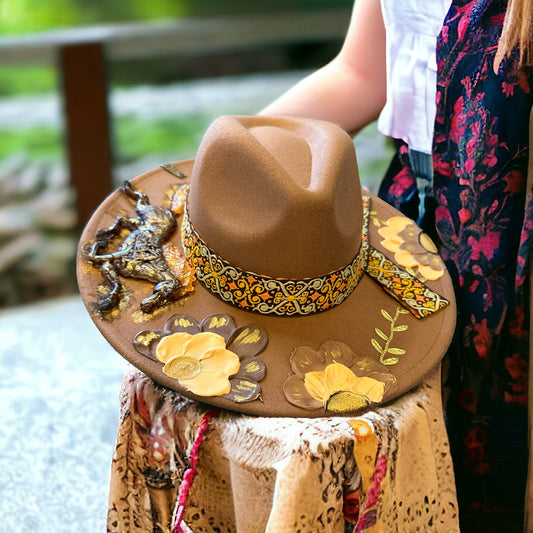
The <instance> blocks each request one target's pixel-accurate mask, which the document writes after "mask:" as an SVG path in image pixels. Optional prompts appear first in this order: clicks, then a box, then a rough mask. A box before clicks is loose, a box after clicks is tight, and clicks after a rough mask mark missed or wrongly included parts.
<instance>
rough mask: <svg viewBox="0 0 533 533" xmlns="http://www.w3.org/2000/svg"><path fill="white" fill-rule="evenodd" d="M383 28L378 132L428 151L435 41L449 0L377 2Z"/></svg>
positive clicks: (448, 6)
mask: <svg viewBox="0 0 533 533" xmlns="http://www.w3.org/2000/svg"><path fill="white" fill-rule="evenodd" d="M380 1H381V11H382V13H383V21H384V23H385V29H386V35H387V38H386V41H387V42H386V45H387V102H386V104H385V107H384V108H383V110H382V112H381V114H380V116H379V119H378V130H379V131H380V132H381V133H383V134H385V135H387V136H389V137H393V138H395V139H402V140H404V141H405V142H407V144H408V145H409V148H411V149H412V150H418V151H420V152H425V153H428V154H429V153H431V147H432V142H433V122H434V120H435V112H436V105H435V95H436V85H437V61H436V44H437V43H436V41H437V35H438V34H439V32H440V30H441V28H442V24H443V22H444V17H445V16H446V13H447V12H448V9H449V8H450V4H451V0H380Z"/></svg>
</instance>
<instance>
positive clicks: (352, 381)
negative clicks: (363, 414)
mask: <svg viewBox="0 0 533 533" xmlns="http://www.w3.org/2000/svg"><path fill="white" fill-rule="evenodd" d="M304 385H305V388H306V389H307V392H308V393H309V394H310V395H311V396H312V397H313V398H315V400H318V401H319V402H320V403H322V405H324V408H325V409H330V410H332V411H337V412H350V411H354V410H356V409H358V408H363V407H366V406H367V405H369V404H370V403H371V402H373V403H377V402H379V401H381V399H382V398H383V393H384V392H385V384H384V383H382V382H380V381H378V380H376V379H372V378H369V377H364V376H363V377H358V376H356V375H355V374H354V372H353V371H352V370H351V369H349V368H348V367H347V366H344V365H343V364H341V363H335V362H333V363H331V364H329V365H328V366H326V368H325V369H324V370H319V371H315V372H308V373H307V374H305V376H304Z"/></svg>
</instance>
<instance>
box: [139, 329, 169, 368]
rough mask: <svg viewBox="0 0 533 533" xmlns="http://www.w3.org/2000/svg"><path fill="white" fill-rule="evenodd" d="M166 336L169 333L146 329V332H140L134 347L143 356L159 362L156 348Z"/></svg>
mask: <svg viewBox="0 0 533 533" xmlns="http://www.w3.org/2000/svg"><path fill="white" fill-rule="evenodd" d="M165 335H168V331H165V330H162V329H146V330H144V331H139V333H137V335H135V338H134V339H133V346H134V347H135V349H136V350H137V351H138V352H139V353H141V354H142V355H145V356H146V357H149V358H150V359H153V360H154V361H157V357H156V355H155V347H156V346H157V343H158V342H159V340H160V339H161V338H162V337H164V336H165Z"/></svg>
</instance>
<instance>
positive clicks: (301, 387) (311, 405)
mask: <svg viewBox="0 0 533 533" xmlns="http://www.w3.org/2000/svg"><path fill="white" fill-rule="evenodd" d="M283 392H284V393H285V398H287V400H288V401H289V402H290V403H292V404H293V405H296V407H301V408H302V409H309V410H314V409H320V408H321V407H322V402H321V401H319V400H317V399H315V398H313V397H312V396H311V395H310V394H309V392H308V391H307V388H306V386H305V383H304V377H303V376H302V375H298V374H293V375H292V376H290V377H289V378H288V379H287V380H286V381H285V383H284V384H283Z"/></svg>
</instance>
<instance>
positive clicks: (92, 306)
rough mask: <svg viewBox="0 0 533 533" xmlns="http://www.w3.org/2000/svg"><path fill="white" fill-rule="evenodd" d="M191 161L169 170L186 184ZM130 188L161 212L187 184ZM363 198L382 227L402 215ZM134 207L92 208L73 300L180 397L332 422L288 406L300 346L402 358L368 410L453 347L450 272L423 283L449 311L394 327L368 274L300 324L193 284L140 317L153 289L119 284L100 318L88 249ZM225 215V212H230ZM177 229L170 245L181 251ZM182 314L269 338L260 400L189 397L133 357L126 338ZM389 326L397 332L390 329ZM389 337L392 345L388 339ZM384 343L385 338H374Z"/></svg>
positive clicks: (121, 198)
mask: <svg viewBox="0 0 533 533" xmlns="http://www.w3.org/2000/svg"><path fill="white" fill-rule="evenodd" d="M193 165H194V160H186V161H179V162H176V163H173V164H172V167H173V168H177V169H179V170H180V171H181V172H183V173H184V174H185V175H186V176H190V175H191V172H192V168H193ZM131 183H132V185H133V186H134V187H135V188H136V189H138V190H140V191H142V192H143V193H145V194H146V195H147V196H148V197H149V199H150V202H151V204H152V205H160V204H161V205H164V204H167V205H168V201H169V198H168V191H169V190H171V189H172V188H175V187H176V186H177V185H180V184H186V183H189V178H187V177H186V178H178V177H176V175H174V174H173V173H171V172H169V171H168V170H166V169H165V168H162V167H158V168H155V169H153V170H150V171H148V172H146V173H144V174H142V175H140V176H138V177H136V178H134V179H132V180H131ZM364 194H365V195H368V197H369V198H370V209H371V212H372V215H373V217H375V218H376V220H388V219H390V218H391V217H397V216H403V215H401V213H399V212H398V211H397V210H396V209H394V208H393V207H391V206H390V205H388V204H387V203H385V202H384V201H382V200H381V199H379V198H377V197H376V196H375V195H372V194H370V193H367V192H366V191H364ZM134 207H135V206H134V204H133V203H132V201H131V199H129V198H128V197H127V196H126V195H125V194H124V193H123V192H122V191H121V190H116V191H114V192H112V193H111V194H110V195H109V196H108V197H107V198H106V199H105V200H104V201H103V202H102V204H101V205H100V206H99V207H98V208H97V210H96V211H95V213H94V214H93V215H92V217H91V218H90V220H89V222H88V223H87V225H86V227H85V229H84V231H83V233H82V235H81V238H80V245H79V248H78V256H77V274H78V283H79V288H80V292H81V295H82V298H83V301H84V304H85V306H86V307H87V309H88V311H89V313H90V316H91V318H92V319H93V321H94V323H95V324H96V326H97V328H98V329H99V330H100V332H101V333H102V335H103V336H104V337H105V338H106V339H107V341H108V342H109V343H110V344H111V345H112V346H113V348H114V349H115V350H116V351H117V352H118V353H119V354H120V355H121V356H123V357H124V358H125V359H126V360H127V361H129V362H130V363H131V364H132V365H134V366H135V367H137V368H138V369H139V370H141V371H142V372H144V373H145V374H146V375H148V376H150V377H151V378H153V379H154V380H155V381H157V382H158V383H160V384H161V385H164V386H166V387H168V388H170V389H173V390H176V391H177V392H178V393H180V394H181V395H184V396H186V397H189V398H193V399H195V400H198V401H200V402H203V403H206V404H209V405H213V406H216V407H220V408H223V409H229V410H233V411H238V412H242V413H246V414H251V415H262V416H290V417H320V416H326V415H333V414H336V413H334V412H331V411H329V410H326V409H325V408H323V407H321V408H318V409H315V408H313V409H310V408H305V407H300V406H296V405H293V404H292V403H290V402H289V401H288V400H287V397H286V395H285V392H284V384H285V382H286V381H287V379H288V378H289V377H291V376H292V375H293V374H294V369H293V368H292V367H291V363H290V357H291V354H293V353H294V351H295V350H296V349H297V348H299V347H308V348H309V349H311V350H317V351H318V350H319V349H320V347H321V346H323V345H324V343H325V342H326V341H330V340H331V341H336V342H339V343H344V344H345V345H347V346H349V347H350V348H351V349H352V350H353V352H354V353H355V354H357V355H358V356H361V357H364V358H371V359H373V360H378V359H379V354H378V350H376V347H375V345H376V343H377V346H383V347H384V346H385V345H386V344H387V343H388V347H389V348H391V347H394V350H393V351H395V352H396V353H398V354H399V355H398V356H397V357H395V358H394V360H395V361H396V362H395V363H394V364H387V365H383V372H386V373H389V374H392V375H393V377H394V381H395V383H394V385H393V386H390V387H388V388H387V389H386V390H385V394H384V396H383V397H382V398H381V399H380V400H379V401H377V402H375V403H372V404H371V405H369V407H375V406H376V405H380V404H384V403H387V402H390V401H392V400H394V399H395V398H397V397H399V396H400V395H402V394H404V393H405V392H406V391H409V390H410V389H412V388H413V387H415V386H416V385H417V384H419V383H420V382H421V381H422V380H423V379H424V378H425V377H427V376H428V375H429V374H430V373H431V372H432V371H433V370H434V369H435V368H436V366H437V365H438V364H439V363H440V361H441V359H442V357H443V356H444V354H445V353H446V350H447V348H448V346H449V344H450V342H451V339H452V336H453V332H454V327H455V320H456V307H455V300H454V294H453V286H452V282H451V279H450V276H449V275H448V273H447V271H446V270H444V272H443V275H442V276H441V277H440V278H439V279H437V280H434V281H427V280H426V281H425V284H426V285H427V286H428V287H429V288H430V289H431V290H432V291H435V293H437V294H438V295H439V296H440V297H442V298H443V299H446V300H447V301H448V302H449V303H448V304H447V305H446V306H445V307H444V308H443V309H440V310H438V311H437V312H435V313H432V314H430V315H429V316H427V317H424V318H415V316H413V315H412V314H411V313H402V314H401V315H400V318H399V320H398V321H397V322H395V323H394V324H391V323H389V322H390V320H388V319H387V318H386V317H387V316H388V317H391V316H393V315H394V313H395V310H396V309H398V308H399V304H398V302H397V301H396V300H395V299H393V298H392V297H391V296H390V295H389V294H387V293H386V292H385V291H384V290H383V288H382V287H381V286H380V285H379V284H378V283H376V281H375V280H374V279H372V278H371V277H369V276H368V275H366V274H365V275H363V277H362V279H361V281H360V282H359V284H358V286H357V287H356V289H355V290H354V292H353V293H352V294H351V295H350V296H348V297H347V298H346V299H345V300H344V301H343V302H342V304H340V305H338V306H336V307H333V308H331V309H329V310H327V311H324V312H321V313H317V314H311V315H307V316H290V317H278V316H265V315H261V314H257V313H250V312H248V311H245V310H244V309H241V308H239V307H235V306H233V305H230V304H228V303H225V302H224V301H222V300H221V299H219V298H218V297H216V296H214V295H212V294H211V293H210V292H209V291H208V290H207V289H206V288H205V287H203V286H202V285H201V284H200V283H196V284H195V286H194V290H193V291H192V292H191V293H190V294H189V295H187V296H186V297H184V298H183V299H181V300H179V301H177V302H173V303H169V304H165V305H164V306H162V307H161V308H159V309H157V310H156V311H154V312H153V313H143V312H142V311H141V310H140V303H141V301H142V300H143V299H144V298H146V297H147V296H149V295H150V294H151V293H152V291H153V284H151V283H149V282H146V281H142V280H137V279H132V278H123V279H122V280H121V282H122V284H123V297H122V300H121V304H120V306H119V307H118V309H117V310H115V311H113V312H112V313H101V312H99V311H98V301H99V298H100V296H101V295H102V292H105V290H106V289H105V284H103V279H102V275H101V273H100V271H99V269H98V268H96V267H95V266H93V265H91V264H90V263H89V262H88V260H87V253H88V249H89V247H90V245H91V243H93V242H94V241H95V236H96V234H97V232H98V230H99V229H100V228H106V227H109V226H111V225H112V224H113V222H114V220H115V219H116V217H117V216H118V215H121V214H122V215H124V214H127V215H129V216H134V215H135V209H134ZM228 208H230V206H228ZM180 221H181V217H180V219H179V221H178V229H177V230H176V231H175V233H174V235H172V237H171V239H170V242H171V243H172V244H174V245H176V246H178V247H179V248H182V243H181V234H180V231H179V222H180ZM378 231H379V227H378V225H377V224H374V223H372V222H371V223H370V225H369V240H370V244H371V246H373V247H374V248H375V249H377V250H379V251H380V252H382V253H383V254H385V255H386V256H387V257H389V258H391V257H392V256H393V254H392V253H391V252H390V251H389V250H387V249H386V248H385V247H383V246H382V244H381V242H382V241H383V237H382V236H381V235H380V234H379V233H378ZM181 314H185V315H187V316H189V317H192V318H194V319H195V320H196V321H198V322H201V321H202V320H203V319H204V318H205V317H207V316H210V315H214V314H215V315H216V314H225V315H229V316H230V317H232V318H233V320H234V322H235V324H236V325H237V326H238V327H240V326H246V325H248V324H259V325H260V326H261V327H262V328H263V329H264V331H266V332H267V334H268V344H267V346H266V348H264V350H263V351H262V352H261V353H260V354H259V355H258V357H260V359H261V360H262V361H263V362H264V364H265V366H266V374H265V376H264V377H263V379H262V380H261V381H260V387H261V393H260V398H258V399H255V400H253V401H249V402H244V403H236V402H235V401H233V400H230V399H227V398H224V397H220V396H209V397H205V396H195V395H194V394H192V393H191V392H190V391H189V390H188V389H187V388H186V387H184V386H183V385H182V383H181V382H180V381H179V380H177V379H174V378H171V377H169V376H168V375H166V374H165V373H164V372H163V364H162V363H160V362H159V361H156V360H154V359H153V358H151V357H148V356H146V355H144V354H142V353H140V352H139V351H138V350H137V349H136V348H135V346H134V343H133V340H134V339H135V337H136V335H138V333H139V332H140V331H150V330H161V329H162V328H163V327H164V325H165V323H166V322H167V320H168V319H169V317H170V316H173V315H181ZM394 328H396V329H395V330H394ZM393 336H394V338H393ZM381 337H383V338H381Z"/></svg>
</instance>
